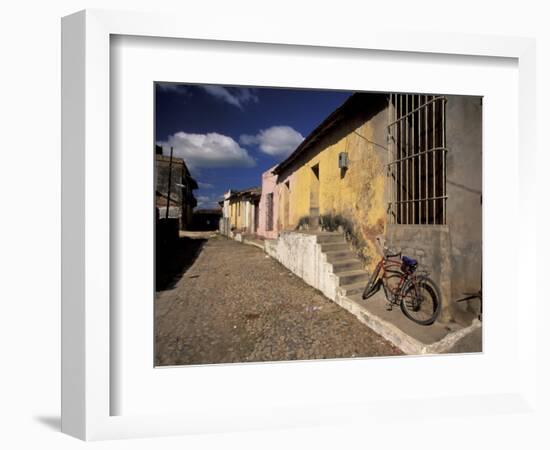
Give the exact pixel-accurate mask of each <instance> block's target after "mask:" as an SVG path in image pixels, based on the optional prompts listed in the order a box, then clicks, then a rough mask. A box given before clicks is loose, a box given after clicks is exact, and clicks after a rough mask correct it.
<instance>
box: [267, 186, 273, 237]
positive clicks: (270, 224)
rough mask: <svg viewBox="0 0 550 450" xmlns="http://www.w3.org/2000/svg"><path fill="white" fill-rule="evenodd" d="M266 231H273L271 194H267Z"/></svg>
mask: <svg viewBox="0 0 550 450" xmlns="http://www.w3.org/2000/svg"><path fill="white" fill-rule="evenodd" d="M266 200H267V226H266V229H267V231H273V193H272V192H270V193H269V194H267V199H266Z"/></svg>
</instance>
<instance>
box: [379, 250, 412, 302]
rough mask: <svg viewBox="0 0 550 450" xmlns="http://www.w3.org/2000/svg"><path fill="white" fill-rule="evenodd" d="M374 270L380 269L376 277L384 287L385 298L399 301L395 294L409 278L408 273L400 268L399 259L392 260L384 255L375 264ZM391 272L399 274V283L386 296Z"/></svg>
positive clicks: (390, 300)
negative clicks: (393, 290)
mask: <svg viewBox="0 0 550 450" xmlns="http://www.w3.org/2000/svg"><path fill="white" fill-rule="evenodd" d="M399 255H400V254H399ZM396 256H397V255H396ZM376 270H379V271H381V272H380V273H379V275H378V279H379V280H381V281H382V287H383V289H384V293H385V294H386V299H387V300H388V301H389V302H390V303H398V302H399V301H400V298H395V297H396V295H395V294H399V293H400V292H401V288H402V287H403V286H404V284H405V283H406V282H407V280H408V279H409V275H407V274H406V273H404V272H403V271H402V270H401V259H399V260H398V261H396V260H392V259H391V258H390V257H388V256H384V257H383V258H382V259H381V260H380V262H379V263H378V264H377V267H376ZM392 274H393V275H398V276H399V283H398V285H397V287H396V288H395V292H391V295H390V296H388V292H387V288H388V287H389V283H388V279H389V278H390V275H392Z"/></svg>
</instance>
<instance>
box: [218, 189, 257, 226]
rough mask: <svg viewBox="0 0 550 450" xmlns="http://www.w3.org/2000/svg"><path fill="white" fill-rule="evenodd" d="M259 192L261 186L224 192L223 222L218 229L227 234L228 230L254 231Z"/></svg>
mask: <svg viewBox="0 0 550 450" xmlns="http://www.w3.org/2000/svg"><path fill="white" fill-rule="evenodd" d="M261 193H262V188H261V187H254V188H250V189H243V190H240V191H231V190H230V191H228V192H226V193H225V194H224V200H223V219H222V221H223V223H222V224H220V231H221V232H222V233H223V234H228V232H229V231H235V232H241V233H256V230H257V229H258V224H259V219H260V215H259V203H260V197H261Z"/></svg>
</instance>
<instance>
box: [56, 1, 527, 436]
mask: <svg viewBox="0 0 550 450" xmlns="http://www.w3.org/2000/svg"><path fill="white" fill-rule="evenodd" d="M62 50H63V67H62V69H63V86H62V105H63V117H62V119H63V166H62V169H63V183H62V196H63V218H62V223H63V234H62V240H63V249H62V257H63V284H62V288H63V309H62V312H63V317H62V319H63V320H62V326H63V337H62V357H63V363H62V376H63V383H62V393H63V399H62V429H63V431H64V432H66V433H68V434H71V435H73V436H76V437H79V438H81V439H86V440H96V439H110V438H122V437H145V436H162V435H169V434H186V433H198V432H219V431H237V430H254V429H265V428H280V427H287V426H292V427H296V426H311V425H329V424H334V423H347V422H349V423H353V422H354V421H358V420H359V419H360V420H362V421H368V420H379V417H380V415H381V414H382V415H384V414H389V415H391V414H393V413H392V411H393V409H394V408H395V405H396V404H399V405H400V412H399V414H398V416H399V417H400V418H406V417H408V416H414V417H426V418H427V420H428V418H429V417H432V413H430V412H427V410H426V408H425V405H426V404H427V403H426V402H428V403H429V404H431V405H432V406H433V408H435V409H436V410H437V411H438V416H439V417H444V416H450V415H453V416H456V415H459V416H468V415H469V414H471V409H470V408H469V407H468V406H467V405H468V404H472V403H473V404H475V405H476V413H477V414H480V413H481V414H485V415H491V414H495V413H499V412H500V411H502V407H503V404H505V405H506V409H507V410H508V411H512V412H514V413H518V414H521V413H527V412H529V411H533V408H534V406H533V405H534V403H533V401H534V399H535V397H536V385H535V383H534V381H533V380H534V379H535V376H536V354H535V353H534V352H532V351H531V350H530V346H529V345H526V343H529V342H534V341H536V328H535V327H533V326H532V324H530V319H529V315H528V314H527V311H531V313H532V311H533V310H534V309H535V307H536V305H535V304H536V294H535V286H534V284H532V283H529V282H526V280H528V279H529V273H528V270H527V269H526V268H525V266H524V265H522V264H520V263H519V261H524V260H534V259H535V258H534V252H535V241H534V237H533V236H532V235H531V234H530V233H528V232H526V229H527V228H526V227H528V225H527V224H526V223H528V222H529V221H528V220H526V218H528V217H532V216H533V214H534V213H533V211H534V207H533V205H532V203H534V197H533V196H531V195H530V194H529V193H530V192H532V190H533V186H532V184H531V182H530V177H529V173H530V171H531V170H532V169H533V165H534V153H533V150H532V149H533V148H534V143H533V134H534V133H533V128H534V110H535V109H534V108H533V104H534V101H535V84H534V82H533V80H534V64H535V51H534V43H533V41H531V40H529V39H520V38H503V37H483V38H480V37H476V36H467V35H461V36H459V37H457V36H456V35H451V34H444V33H441V34H438V33H428V34H414V33H410V34H406V35H405V34H403V33H398V32H395V31H391V32H390V31H380V30H374V29H373V30H370V31H367V32H364V31H362V32H361V33H357V32H354V31H352V30H349V32H348V33H347V34H346V33H343V34H338V35H335V36H326V35H325V34H323V33H317V34H316V33H315V32H313V33H311V34H309V35H308V36H307V37H305V36H304V35H303V34H300V33H297V32H284V33H283V32H280V33H278V34H277V35H273V36H271V35H267V34H262V33H260V32H259V31H258V29H256V28H254V27H251V28H250V29H247V28H246V27H245V28H242V29H239V30H234V29H231V28H229V27H228V28H227V29H224V28H223V27H221V28H219V29H217V30H216V31H212V30H209V31H205V30H204V29H203V28H201V26H200V24H199V23H197V24H195V25H193V24H190V25H189V26H186V27H185V28H181V27H180V25H179V21H178V20H177V18H175V17H170V16H167V15H162V14H140V13H121V12H105V11H83V12H79V13H76V14H73V15H71V16H67V17H65V18H64V19H63V24H62ZM518 117H519V120H518ZM503 129H505V130H506V133H505V134H504V133H502V132H501V130H503ZM518 168H519V171H518ZM520 217H521V218H522V220H519V218H520ZM511 235H516V236H517V235H520V236H524V239H522V240H521V243H520V242H518V241H514V242H510V240H509V239H507V238H506V237H507V236H511ZM502 242H507V244H506V245H502ZM503 274H506V276H503ZM520 286H521V292H522V294H524V295H522V300H521V301H522V307H521V308H518V295H519V288H520ZM483 294H485V296H484V295H483ZM377 386H391V389H379V388H376V387H377ZM398 420H401V419H398Z"/></svg>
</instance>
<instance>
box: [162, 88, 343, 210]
mask: <svg viewBox="0 0 550 450" xmlns="http://www.w3.org/2000/svg"><path fill="white" fill-rule="evenodd" d="M155 90H156V92H155V94H156V95H155V103H156V105H155V120H156V123H155V133H156V136H155V139H156V142H157V144H159V145H162V146H163V148H164V153H165V154H167V155H168V154H169V152H170V146H173V147H174V156H177V157H182V158H183V159H184V160H185V162H186V163H187V165H188V167H189V169H190V171H191V175H192V176H193V178H195V179H196V180H197V182H198V183H199V189H197V190H196V191H194V193H195V197H196V198H197V200H198V206H197V207H198V208H212V207H215V206H217V201H218V200H219V198H220V197H221V196H222V195H223V193H224V192H225V191H227V190H228V189H230V188H231V189H237V190H238V189H244V188H248V187H253V186H259V185H260V184H261V175H262V173H263V172H265V171H266V170H267V169H269V168H270V167H273V166H274V165H276V164H277V163H279V162H280V161H282V160H283V159H285V158H286V157H287V156H288V155H289V154H290V153H292V151H294V149H295V148H296V147H297V146H298V145H299V144H300V142H301V141H302V140H303V139H304V138H305V137H306V136H307V135H308V134H309V133H310V132H311V131H312V130H313V129H314V128H315V127H316V126H317V125H319V124H320V123H321V122H322V121H323V120H324V119H325V118H326V117H327V116H328V115H329V114H330V113H331V112H332V111H334V110H335V109H336V108H337V107H338V106H340V105H341V104H342V103H343V102H344V101H345V100H346V99H347V98H348V97H349V95H350V94H351V93H350V92H344V91H322V90H309V89H308V90H300V89H273V88H246V87H231V86H217V85H216V86H214V85H187V84H174V83H156V85H155Z"/></svg>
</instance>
